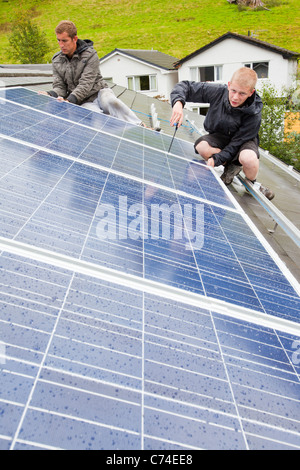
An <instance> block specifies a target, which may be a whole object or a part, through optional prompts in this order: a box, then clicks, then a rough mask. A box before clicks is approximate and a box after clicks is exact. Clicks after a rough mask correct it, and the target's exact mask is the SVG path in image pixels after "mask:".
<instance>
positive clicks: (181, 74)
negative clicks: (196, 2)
mask: <svg viewBox="0 0 300 470" xmlns="http://www.w3.org/2000/svg"><path fill="white" fill-rule="evenodd" d="M299 57H300V53H297V52H292V51H289V50H287V49H283V48H281V47H277V46H274V45H272V44H269V43H267V42H264V41H260V40H259V39H256V38H253V37H251V36H243V35H240V34H236V33H230V32H228V33H226V34H224V35H223V36H220V37H219V38H217V39H216V40H214V41H212V42H210V43H209V44H207V45H206V46H204V47H202V48H200V49H198V50H196V51H195V52H193V53H192V54H189V55H188V56H186V57H184V58H183V59H181V60H179V61H178V62H177V63H176V64H175V65H176V66H177V67H178V81H181V80H194V81H210V82H223V83H227V82H228V81H230V79H231V77H232V74H233V72H234V71H235V70H237V69H238V68H239V67H243V66H246V67H250V68H253V69H254V70H255V71H256V72H257V75H258V78H259V80H258V84H257V90H258V91H259V88H260V86H261V84H262V83H264V82H266V81H269V82H270V83H272V85H273V86H274V87H275V88H276V90H277V92H278V94H280V92H281V90H282V87H290V86H293V85H295V79H296V72H297V63H298V59H299ZM207 106H208V105H205V104H202V105H199V104H193V103H188V104H187V107H188V108H189V109H190V110H193V111H198V112H200V114H205V113H206V108H207Z"/></svg>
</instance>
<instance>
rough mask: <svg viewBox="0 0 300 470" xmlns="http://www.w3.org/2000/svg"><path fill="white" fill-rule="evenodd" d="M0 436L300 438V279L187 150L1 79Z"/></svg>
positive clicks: (76, 443)
mask: <svg viewBox="0 0 300 470" xmlns="http://www.w3.org/2000/svg"><path fill="white" fill-rule="evenodd" d="M0 134H1V135H0V137H1V141H0V194H1V198H0V213H1V220H2V223H1V233H0V245H1V246H0V248H1V256H0V274H1V280H0V286H1V298H0V303H1V313H0V325H1V327H0V372H1V382H0V384H1V385H0V387H1V394H0V410H1V412H0V448H1V449H41V448H42V449H115V450H117V449H126V450H130V449H132V450H139V449H142V450H147V449H148V450H151V449H156V450H157V449H161V450H171V449H172V450H192V449H299V448H300V440H299V437H300V415H299V409H300V407H299V400H300V379H299V377H300V376H299V373H300V367H299V363H300V354H299V350H300V334H299V331H300V329H299V323H300V322H299V311H300V308H299V307H300V297H299V286H298V285H297V283H296V282H295V280H294V279H293V278H292V277H291V276H290V274H289V273H288V272H287V271H286V270H285V269H284V267H283V266H282V265H281V264H280V262H278V260H277V258H276V256H275V255H274V254H273V252H272V250H271V249H270V248H269V246H268V245H267V243H266V242H265V241H264V240H263V239H262V238H261V237H260V236H259V234H258V233H257V232H256V230H255V229H254V228H253V227H252V225H251V223H250V222H249V221H248V219H247V217H246V215H245V214H244V212H243V211H242V210H241V209H240V207H239V206H238V205H237V204H236V202H235V201H234V199H233V198H232V196H231V194H230V192H229V191H228V190H227V189H226V188H225V187H224V186H223V184H222V183H221V182H220V180H219V179H218V178H217V177H216V176H215V174H214V172H212V171H211V170H210V169H209V168H208V167H206V166H205V165H203V164H202V163H201V162H198V161H193V148H192V145H191V144H189V143H187V142H184V141H182V140H180V139H175V140H174V144H173V146H172V149H171V153H170V154H168V153H167V151H168V148H169V145H170V141H171V137H169V136H166V135H163V134H161V133H157V132H154V131H151V130H148V129H144V128H141V127H138V126H132V125H130V124H127V123H124V122H122V121H120V120H117V119H114V118H112V117H109V116H106V115H103V114H99V113H93V112H90V111H88V110H86V109H83V108H80V107H77V106H74V105H71V104H68V103H59V102H57V101H56V100H54V99H52V98H50V97H47V96H44V95H38V94H36V93H34V92H30V91H29V90H26V89H23V88H15V89H3V90H0Z"/></svg>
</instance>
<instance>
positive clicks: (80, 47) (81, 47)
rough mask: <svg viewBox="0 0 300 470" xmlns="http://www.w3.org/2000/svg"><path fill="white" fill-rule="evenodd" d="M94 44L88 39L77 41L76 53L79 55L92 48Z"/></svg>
mask: <svg viewBox="0 0 300 470" xmlns="http://www.w3.org/2000/svg"><path fill="white" fill-rule="evenodd" d="M93 45H94V43H93V41H91V40H90V39H78V40H77V49H76V52H78V53H79V54H80V53H81V52H83V51H85V50H86V49H87V48H88V47H93Z"/></svg>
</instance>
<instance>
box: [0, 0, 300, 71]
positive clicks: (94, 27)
mask: <svg viewBox="0 0 300 470" xmlns="http://www.w3.org/2000/svg"><path fill="white" fill-rule="evenodd" d="M265 5H268V8H269V10H260V11H254V10H250V9H245V10H242V11H241V10H239V8H238V6H237V5H235V4H230V3H228V2H227V0H198V1H196V0H184V1H183V2H174V1H173V0H172V1H171V0H148V1H144V0H90V1H88V2H87V1H82V0H72V2H66V1H62V0H37V1H35V0H29V1H25V0H23V1H20V0H0V46H1V47H0V51H1V52H0V63H12V62H14V61H13V60H11V59H9V56H8V53H7V47H8V44H9V43H8V35H9V33H10V30H11V24H12V21H13V20H14V18H15V17H16V14H17V13H16V9H18V8H22V9H23V11H24V10H30V12H31V18H32V20H33V21H34V22H35V23H36V24H37V25H38V26H39V27H40V29H41V30H43V31H45V33H46V35H47V38H48V41H49V43H50V45H51V48H52V51H51V53H50V54H49V57H47V59H48V60H49V61H50V59H51V56H52V54H53V53H55V52H56V51H57V50H58V48H57V44H56V38H55V34H54V28H55V26H56V25H57V23H58V22H59V21H60V20H62V19H69V20H72V21H74V23H76V25H77V27H78V32H79V37H81V38H82V39H86V38H89V39H92V40H93V41H94V43H95V48H96V49H97V51H98V54H99V56H100V57H101V56H103V55H105V54H107V53H108V52H110V51H112V50H113V49H115V48H116V47H118V48H129V49H135V48H138V49H152V48H153V49H156V50H159V51H161V52H165V53H167V54H170V55H173V56H174V57H177V58H182V57H184V56H186V55H187V54H190V53H191V52H193V51H195V50H196V49H198V48H200V47H202V46H204V45H205V44H207V43H209V42H210V41H212V40H214V39H216V38H217V37H219V36H221V35H222V34H224V33H226V32H228V31H232V32H236V33H239V34H246V35H247V34H248V31H251V32H252V33H254V34H255V37H257V38H258V39H261V40H263V41H267V42H269V43H271V44H275V45H277V46H281V47H284V48H287V49H290V50H292V51H296V52H300V35H299V31H300V14H299V13H300V8H299V0H266V1H265ZM19 11H20V10H19Z"/></svg>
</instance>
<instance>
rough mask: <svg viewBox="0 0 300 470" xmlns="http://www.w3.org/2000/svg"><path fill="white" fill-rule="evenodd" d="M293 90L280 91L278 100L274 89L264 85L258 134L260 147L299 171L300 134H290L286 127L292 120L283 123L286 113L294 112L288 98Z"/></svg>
mask: <svg viewBox="0 0 300 470" xmlns="http://www.w3.org/2000/svg"><path fill="white" fill-rule="evenodd" d="M293 91H294V90H285V91H284V90H282V97H280V98H278V97H277V93H276V90H275V88H274V87H273V86H272V85H270V84H268V85H264V86H263V87H262V89H261V90H260V93H259V95H260V96H261V98H262V101H263V104H264V107H263V110H262V122H261V127H260V132H259V138H260V146H261V147H262V148H263V149H265V150H268V151H269V152H270V153H271V154H272V155H274V156H275V157H277V158H279V159H280V160H282V161H284V162H285V163H287V164H288V165H292V166H293V167H295V168H296V169H297V170H300V134H299V133H297V132H290V130H289V128H288V126H289V125H292V124H293V122H292V120H289V124H287V123H288V121H287V120H286V121H285V118H286V112H287V111H294V110H295V107H294V105H293V103H292V102H291V99H290V97H291V96H292V94H293Z"/></svg>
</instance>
